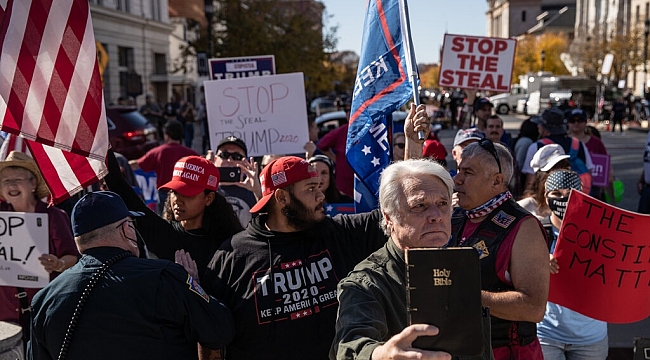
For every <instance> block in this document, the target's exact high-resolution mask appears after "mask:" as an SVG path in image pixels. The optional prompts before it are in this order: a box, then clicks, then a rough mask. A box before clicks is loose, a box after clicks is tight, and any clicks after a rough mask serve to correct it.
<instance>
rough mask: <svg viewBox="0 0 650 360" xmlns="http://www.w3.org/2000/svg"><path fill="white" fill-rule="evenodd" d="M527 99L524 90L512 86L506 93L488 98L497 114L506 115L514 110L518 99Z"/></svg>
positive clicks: (517, 86)
mask: <svg viewBox="0 0 650 360" xmlns="http://www.w3.org/2000/svg"><path fill="white" fill-rule="evenodd" d="M527 97H528V93H527V92H526V89H524V88H523V87H521V86H519V85H513V86H512V88H511V89H510V92H508V93H502V94H497V95H493V96H490V102H491V103H492V105H493V106H494V108H495V109H496V112H497V114H507V113H508V112H509V111H511V110H515V108H516V107H517V102H518V101H519V100H520V99H525V98H527Z"/></svg>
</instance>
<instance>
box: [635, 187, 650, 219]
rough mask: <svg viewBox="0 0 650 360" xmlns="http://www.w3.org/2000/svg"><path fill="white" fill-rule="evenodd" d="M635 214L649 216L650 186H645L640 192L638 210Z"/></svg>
mask: <svg viewBox="0 0 650 360" xmlns="http://www.w3.org/2000/svg"><path fill="white" fill-rule="evenodd" d="M637 212H638V213H641V214H650V186H648V185H647V184H646V186H645V187H643V191H641V198H640V199H639V209H638V211H637Z"/></svg>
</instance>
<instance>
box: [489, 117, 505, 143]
mask: <svg viewBox="0 0 650 360" xmlns="http://www.w3.org/2000/svg"><path fill="white" fill-rule="evenodd" d="M502 135H503V124H502V123H501V119H487V122H486V127H485V137H487V138H488V139H490V141H492V142H499V141H500V140H501V136H502Z"/></svg>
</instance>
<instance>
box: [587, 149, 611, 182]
mask: <svg viewBox="0 0 650 360" xmlns="http://www.w3.org/2000/svg"><path fill="white" fill-rule="evenodd" d="M591 162H592V163H593V164H594V168H593V169H592V170H591V176H592V177H591V184H592V185H593V186H607V185H608V184H609V155H601V154H591Z"/></svg>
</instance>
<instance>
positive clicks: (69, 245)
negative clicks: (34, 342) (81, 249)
mask: <svg viewBox="0 0 650 360" xmlns="http://www.w3.org/2000/svg"><path fill="white" fill-rule="evenodd" d="M0 211H14V208H13V207H12V206H11V204H9V203H7V202H4V201H2V202H0ZM34 212H35V213H46V214H47V217H48V224H49V232H50V242H49V252H50V254H53V255H56V256H57V257H59V258H60V257H62V256H64V255H73V256H79V253H78V252H77V246H76V245H75V243H74V238H73V237H72V230H71V229H72V227H71V226H70V218H69V217H68V214H66V213H65V211H63V210H61V209H58V208H56V207H54V206H50V207H48V206H47V204H46V203H44V202H42V201H39V202H38V203H37V204H36V210H35V211H34ZM58 275H59V273H58V272H52V273H51V274H50V281H52V280H54V278H55V277H57V276H58ZM0 289H1V290H0V321H10V322H13V323H17V324H19V323H20V322H19V315H20V301H19V300H18V298H17V297H16V293H17V292H18V290H17V289H16V288H15V287H12V286H0ZM39 290H40V288H32V289H27V288H25V292H27V302H28V303H29V304H31V303H32V298H33V297H34V294H36V292H38V291H39Z"/></svg>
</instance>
